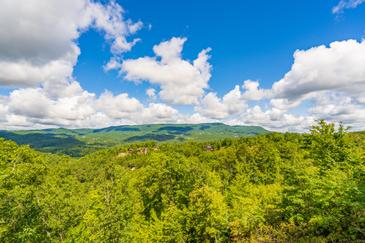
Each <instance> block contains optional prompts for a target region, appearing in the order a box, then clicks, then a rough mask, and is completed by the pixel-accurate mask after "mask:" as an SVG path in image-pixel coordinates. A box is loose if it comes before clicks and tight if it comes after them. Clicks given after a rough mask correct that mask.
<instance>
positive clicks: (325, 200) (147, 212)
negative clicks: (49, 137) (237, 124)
mask: <svg viewBox="0 0 365 243" xmlns="http://www.w3.org/2000/svg"><path fill="white" fill-rule="evenodd" d="M112 129H122V130H125V129H127V130H128V129H129V130H130V129H131V128H126V127H122V128H121V127H117V128H112ZM134 129H135V128H134ZM202 129H203V130H204V129H206V130H209V128H207V127H202ZM160 131H162V132H166V131H167V132H171V131H172V132H173V133H185V132H192V130H191V129H188V128H185V127H175V126H172V127H169V128H166V127H160ZM96 132H100V133H102V132H105V131H104V130H102V131H96ZM128 132H135V131H128ZM0 198H1V200H0V242H326V241H329V242H349V241H364V240H365V231H364V229H365V136H364V135H363V134H361V133H347V131H346V129H345V128H344V127H343V126H339V127H338V128H337V129H336V126H335V125H334V124H327V123H325V122H323V121H320V122H319V123H318V124H317V125H316V126H314V127H313V129H312V130H311V131H310V133H309V134H292V133H287V134H280V133H271V134H266V135H261V136H256V137H249V138H234V139H232V138H226V139H223V140H216V141H213V142H207V141H205V142H187V143H155V142H145V143H136V144H128V145H123V146H117V147H112V148H108V149H103V150H99V151H97V152H94V153H91V154H89V155H86V156H84V157H82V158H72V157H67V156H62V155H53V154H42V153H40V152H36V151H34V150H32V149H30V148H29V147H28V146H18V145H16V144H15V143H14V142H10V141H6V140H1V139H0Z"/></svg>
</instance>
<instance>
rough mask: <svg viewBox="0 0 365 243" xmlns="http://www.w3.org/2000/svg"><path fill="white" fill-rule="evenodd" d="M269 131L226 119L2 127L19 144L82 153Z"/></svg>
mask: <svg viewBox="0 0 365 243" xmlns="http://www.w3.org/2000/svg"><path fill="white" fill-rule="evenodd" d="M268 132H269V131H267V130H265V129H264V128H262V127H258V126H229V125H225V124H222V123H205V124H156V125H132V126H113V127H107V128H100V129H64V128H57V129H44V130H30V131H0V137H3V138H5V139H10V140H13V141H15V142H17V143H18V144H29V145H30V146H31V147H32V148H35V149H38V150H40V151H43V152H53V153H65V154H68V155H72V156H81V155H83V154H86V153H89V152H90V151H93V150H95V149H97V148H103V147H106V146H111V145H116V144H125V143H132V142H140V141H149V140H152V141H157V142H181V141H208V140H214V139H222V138H230V137H247V136H254V135H259V134H265V133H268Z"/></svg>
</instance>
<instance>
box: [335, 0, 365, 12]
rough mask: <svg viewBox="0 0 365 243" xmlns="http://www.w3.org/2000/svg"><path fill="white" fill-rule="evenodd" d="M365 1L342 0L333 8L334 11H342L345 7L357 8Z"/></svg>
mask: <svg viewBox="0 0 365 243" xmlns="http://www.w3.org/2000/svg"><path fill="white" fill-rule="evenodd" d="M364 2H365V0H341V1H340V2H339V3H338V4H337V5H336V6H335V7H333V8H332V13H334V14H338V13H342V12H343V11H344V10H345V9H349V8H356V7H357V6H359V5H360V4H362V3H364Z"/></svg>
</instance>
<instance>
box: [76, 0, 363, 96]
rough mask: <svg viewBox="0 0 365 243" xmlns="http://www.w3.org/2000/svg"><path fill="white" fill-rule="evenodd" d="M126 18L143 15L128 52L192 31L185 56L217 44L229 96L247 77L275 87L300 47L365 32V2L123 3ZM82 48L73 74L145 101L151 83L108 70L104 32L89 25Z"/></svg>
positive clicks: (215, 59) (222, 87) (217, 83)
mask: <svg viewBox="0 0 365 243" xmlns="http://www.w3.org/2000/svg"><path fill="white" fill-rule="evenodd" d="M118 3H120V4H121V5H122V6H123V7H124V8H125V10H126V14H127V17H128V18H131V19H133V20H141V21H143V22H144V23H145V24H146V25H147V26H148V25H152V28H151V29H150V30H149V29H148V28H147V26H146V28H144V29H142V30H141V31H140V32H139V33H138V34H137V36H138V37H140V38H141V39H142V41H141V42H140V43H138V44H137V45H136V46H135V47H134V48H133V50H132V51H131V52H129V53H126V54H124V55H123V56H124V57H126V58H130V57H140V56H145V55H152V54H153V53H152V47H153V45H156V44H158V43H160V42H161V41H163V40H168V39H170V38H171V37H173V36H178V37H187V38H188V41H187V43H186V45H185V48H184V52H183V57H184V58H187V59H193V58H195V56H196V54H197V53H198V52H199V51H200V50H201V49H204V48H206V47H211V48H212V52H211V55H212V57H211V60H210V63H211V64H212V65H213V71H212V78H211V80H210V81H209V84H210V87H211V88H212V90H215V91H216V92H217V93H218V94H220V95H224V94H225V93H226V92H228V91H229V90H230V89H232V87H234V85H236V84H237V83H239V82H241V81H243V80H245V79H253V80H260V81H261V86H262V87H266V88H270V87H271V85H272V83H273V82H275V81H277V80H279V79H280V78H282V76H283V75H284V74H285V73H286V72H287V71H288V70H290V66H291V65H292V64H293V53H294V51H295V50H297V49H308V48H311V47H313V46H318V45H322V44H329V43H331V42H333V41H338V40H347V39H357V40H360V39H362V38H363V37H365V18H364V13H365V5H364V6H359V7H358V8H357V9H352V10H349V11H346V12H345V13H343V14H341V15H334V14H333V13H332V12H331V10H332V8H333V7H334V6H335V5H336V4H337V3H338V1H337V0H334V1H321V2H320V3H319V2H318V1H316V0H309V1H288V0H284V1H253V0H252V1H241V0H234V1H221V0H213V1H196V0H195V1H194V0H187V1H165V0H156V1H146V0H125V1H118ZM79 43H80V48H81V51H82V54H81V55H80V57H79V62H78V64H77V65H76V67H75V76H76V77H77V78H78V80H79V81H80V82H81V84H82V85H83V86H84V87H85V88H87V89H88V90H90V91H93V92H96V93H101V92H103V91H104V89H109V90H112V91H113V92H128V93H130V94H132V95H133V96H135V97H138V98H139V99H146V96H145V92H144V90H145V88H146V85H143V84H142V85H137V86H136V85H134V84H133V83H130V82H126V81H123V79H121V78H120V77H118V75H117V73H116V72H111V73H105V72H104V71H103V68H102V66H103V65H104V64H105V63H106V62H107V61H108V60H109V58H110V52H109V47H108V46H107V45H106V44H105V42H104V39H103V36H102V34H99V33H97V32H95V31H94V30H90V31H88V32H87V33H85V34H83V35H82V37H81V38H80V40H79Z"/></svg>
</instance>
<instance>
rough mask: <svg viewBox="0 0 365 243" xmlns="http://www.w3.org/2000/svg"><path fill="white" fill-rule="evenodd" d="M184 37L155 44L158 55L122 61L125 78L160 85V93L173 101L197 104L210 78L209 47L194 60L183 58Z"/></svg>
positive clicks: (154, 49)
mask: <svg viewBox="0 0 365 243" xmlns="http://www.w3.org/2000/svg"><path fill="white" fill-rule="evenodd" d="M185 41H186V39H185V38H175V37H174V38H172V39H171V40H169V41H165V42H162V43H160V44H159V45H156V46H154V47H153V51H154V53H155V54H156V56H155V57H141V58H137V59H128V60H125V61H124V62H123V63H122V71H123V72H124V73H125V79H126V80H130V81H135V82H139V81H149V82H151V83H153V84H158V85H160V92H159V96H160V98H161V99H162V100H164V101H167V102H169V103H172V104H198V101H199V98H200V97H202V96H203V95H204V89H206V88H207V87H208V81H209V79H210V77H211V74H210V72H211V65H210V64H209V63H208V59H209V55H208V52H209V51H210V49H205V50H203V51H201V52H200V53H199V56H198V58H197V59H195V60H194V61H193V62H192V63H191V62H189V61H187V60H183V59H182V58H181V52H182V49H183V45H184V43H185Z"/></svg>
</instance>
